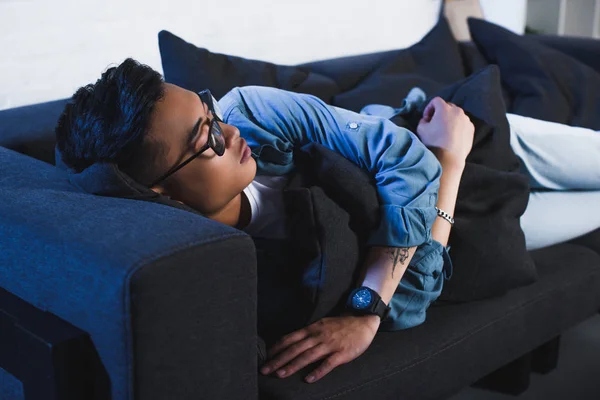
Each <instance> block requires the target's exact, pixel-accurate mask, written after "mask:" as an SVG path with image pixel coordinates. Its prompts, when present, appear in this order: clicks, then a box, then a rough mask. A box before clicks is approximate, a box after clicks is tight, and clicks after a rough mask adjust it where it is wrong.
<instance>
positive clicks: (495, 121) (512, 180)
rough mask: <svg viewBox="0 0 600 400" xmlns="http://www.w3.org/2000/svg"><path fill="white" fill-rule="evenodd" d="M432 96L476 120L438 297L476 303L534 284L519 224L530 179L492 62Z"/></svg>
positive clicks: (496, 70) (526, 198)
mask: <svg viewBox="0 0 600 400" xmlns="http://www.w3.org/2000/svg"><path fill="white" fill-rule="evenodd" d="M438 95H439V96H440V97H442V98H443V99H444V100H446V101H449V102H452V103H454V104H456V105H458V106H460V107H461V108H463V109H464V110H465V112H466V113H467V115H468V116H469V117H470V118H471V121H472V122H473V124H474V125H475V137H474V142H473V149H472V151H471V153H470V154H469V156H468V157H467V160H466V161H467V164H466V167H465V170H464V172H463V175H462V179H461V182H460V186H459V191H458V198H457V203H456V209H455V213H454V219H455V225H454V226H453V227H452V230H451V233H450V238H449V245H450V246H451V249H450V252H449V254H450V258H451V259H452V263H453V266H454V269H453V275H452V279H450V280H449V281H447V282H446V283H445V284H444V289H443V291H442V295H441V296H440V300H442V301H443V300H446V301H455V302H462V301H472V300H478V299H483V298H487V297H492V296H497V295H501V294H503V293H505V292H507V291H508V290H510V289H514V288H516V287H519V286H524V285H527V284H530V283H533V282H534V281H535V280H536V279H537V273H536V269H535V265H534V263H533V261H532V259H531V257H530V255H529V253H528V252H527V249H526V247H525V235H524V234H523V231H522V229H521V225H520V222H519V219H520V217H521V215H523V213H524V212H525V208H526V207H527V202H528V200H529V183H528V178H527V177H526V176H525V175H523V174H521V173H520V172H519V171H520V168H521V165H520V160H519V158H518V157H517V156H516V155H515V153H514V152H513V150H512V148H511V147H510V131H509V125H508V121H507V119H506V110H505V107H504V102H503V100H502V89H501V85H500V73H499V70H498V67H497V66H495V65H491V66H488V67H486V68H485V69H482V70H481V71H479V72H477V73H476V74H474V75H471V76H470V77H468V78H466V79H465V80H463V81H462V82H458V83H456V84H454V85H452V86H451V87H449V88H446V89H444V90H443V91H441V92H439V93H438Z"/></svg>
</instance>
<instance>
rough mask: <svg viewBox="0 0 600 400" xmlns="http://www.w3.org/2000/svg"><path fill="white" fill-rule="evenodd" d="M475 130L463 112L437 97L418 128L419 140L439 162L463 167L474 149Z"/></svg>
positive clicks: (424, 113) (424, 114)
mask: <svg viewBox="0 0 600 400" xmlns="http://www.w3.org/2000/svg"><path fill="white" fill-rule="evenodd" d="M474 135H475V127H474V126H473V123H472V122H471V120H470V119H469V117H467V115H465V113H464V111H463V109H462V108H460V107H458V106H456V105H454V104H451V103H447V102H445V101H444V100H443V99H442V98H440V97H434V98H433V99H432V100H431V101H430V102H429V104H428V105H427V107H425V111H423V118H421V121H419V126H418V127H417V136H418V137H419V139H421V141H422V142H423V144H425V146H426V147H428V148H429V149H430V150H431V151H432V152H433V153H434V154H435V155H436V156H437V157H438V159H439V158H441V157H444V158H445V159H452V160H453V161H456V162H458V163H464V162H465V160H466V158H467V156H468V155H469V153H470V152H471V148H472V147H473V137H474Z"/></svg>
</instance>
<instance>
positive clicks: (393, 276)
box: [342, 246, 417, 330]
mask: <svg viewBox="0 0 600 400" xmlns="http://www.w3.org/2000/svg"><path fill="white" fill-rule="evenodd" d="M416 250H417V247H416V246H415V247H410V248H403V247H370V248H369V251H368V253H367V257H366V259H365V262H364V264H363V268H362V270H361V273H360V276H359V279H358V284H359V285H360V286H367V287H369V288H371V289H373V290H374V291H376V292H377V293H378V294H379V296H381V299H382V300H383V302H384V303H385V304H389V303H390V300H391V299H392V296H393V295H394V292H395V291H396V288H397V287H398V284H399V283H400V280H401V279H402V276H403V275H404V272H405V271H406V268H407V267H408V264H409V263H410V260H411V259H412V257H413V255H414V254H415V251H416ZM342 315H352V313H351V312H349V311H346V312H344V313H343V314H342ZM360 318H363V319H365V321H366V322H368V323H369V324H371V325H372V326H373V329H375V330H377V328H378V327H379V324H380V323H381V319H380V318H379V316H377V315H365V316H361V317H360Z"/></svg>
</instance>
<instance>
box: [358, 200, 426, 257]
mask: <svg viewBox="0 0 600 400" xmlns="http://www.w3.org/2000/svg"><path fill="white" fill-rule="evenodd" d="M380 211H381V220H380V222H379V226H378V227H377V229H375V230H374V231H373V232H372V233H371V236H370V237H369V240H368V241H367V245H368V246H388V247H414V246H419V245H421V244H423V243H425V242H429V241H430V240H431V227H432V226H433V223H434V221H435V218H436V217H437V211H436V210H435V207H401V206H395V205H389V204H387V205H382V206H381V207H380Z"/></svg>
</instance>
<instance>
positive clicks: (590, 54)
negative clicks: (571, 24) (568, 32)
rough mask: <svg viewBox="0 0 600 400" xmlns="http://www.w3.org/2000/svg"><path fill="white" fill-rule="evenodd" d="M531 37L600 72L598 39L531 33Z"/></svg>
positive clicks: (599, 42) (599, 43)
mask: <svg viewBox="0 0 600 400" xmlns="http://www.w3.org/2000/svg"><path fill="white" fill-rule="evenodd" d="M531 37H533V38H535V39H536V40H539V41H540V42H542V43H544V44H545V45H547V46H550V47H552V48H554V49H556V50H558V51H560V52H562V53H565V54H568V55H570V56H571V57H573V58H576V59H578V60H579V61H581V62H582V63H584V64H587V65H589V66H590V67H592V68H593V69H595V70H596V71H598V72H599V73H600V40H598V39H591V38H583V37H572V36H557V35H531Z"/></svg>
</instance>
